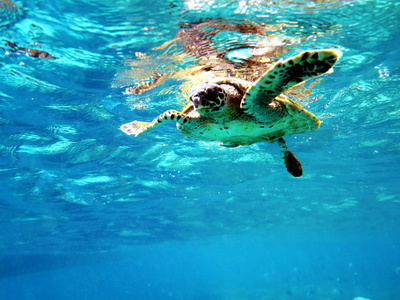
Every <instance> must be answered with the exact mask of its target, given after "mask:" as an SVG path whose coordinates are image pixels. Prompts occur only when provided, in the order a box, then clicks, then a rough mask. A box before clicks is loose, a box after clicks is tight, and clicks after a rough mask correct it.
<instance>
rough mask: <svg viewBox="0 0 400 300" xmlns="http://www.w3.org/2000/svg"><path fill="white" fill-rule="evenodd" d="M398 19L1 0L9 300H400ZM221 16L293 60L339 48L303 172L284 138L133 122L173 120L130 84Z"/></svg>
mask: <svg viewBox="0 0 400 300" xmlns="http://www.w3.org/2000/svg"><path fill="white" fill-rule="evenodd" d="M399 15H400V3H398V2H397V1H389V0H386V1H384V0H376V1H374V0H370V1H368V0H359V1H357V0H354V1H351V0H343V1H341V0H325V1H259V0H252V1H234V0H224V1H211V0H207V1H206V0H204V1H200V0H186V1H184V0H180V1H174V0H149V1H139V0H117V1H109V0H78V1H70V0H54V1H25V0H23V1H10V0H1V1H0V40H1V43H0V44H1V46H0V47H1V48H2V51H1V54H0V66H1V73H0V108H1V110H0V179H1V186H0V215H1V218H0V231H1V234H0V252H1V253H0V298H1V299H72V298H73V299H77V300H78V299H223V300H225V299H271V300H272V299H274V300H283V299H285V300H286V299H288V300H291V299H318V300H319V299H324V300H335V299H341V300H342V299H354V298H356V297H363V298H365V299H371V300H378V299H379V300H386V299H391V300H392V299H400V187H399V184H400V175H399V172H398V169H399V165H400V164H399V159H400V155H399V153H400V143H399V140H400V122H399V119H400V101H399V100H400V99H399V82H400V77H399V71H400V60H399V58H400V38H399V37H400V19H399V17H398V16H399ZM219 18H223V19H225V20H228V21H229V22H242V21H243V20H246V21H248V22H257V23H259V24H260V23H262V24H266V26H270V27H268V28H270V29H269V30H270V31H271V33H274V34H275V35H284V36H286V37H289V38H291V40H296V41H297V42H296V43H295V44H294V45H288V47H289V51H288V52H287V53H285V54H283V57H284V58H287V57H289V56H290V55H292V54H296V53H299V52H301V51H303V50H307V49H310V48H311V49H316V48H328V47H334V48H339V49H340V50H341V51H342V52H343V57H342V58H341V59H340V61H339V62H338V63H337V65H336V66H335V68H334V72H333V73H332V74H328V75H326V76H323V77H322V79H321V82H320V83H319V84H317V85H316V86H315V87H314V88H313V89H312V94H310V95H308V96H307V97H306V99H304V100H303V101H304V103H306V107H307V109H309V110H310V111H312V112H313V113H315V114H316V115H317V116H319V117H320V118H321V120H322V121H323V123H322V125H321V128H320V129H318V130H317V131H316V132H314V133H307V134H299V135H295V136H290V137H287V142H288V143H289V145H290V148H291V149H292V150H293V152H294V153H295V154H296V156H297V157H298V158H299V159H300V160H301V161H302V164H303V169H304V175H303V177H301V178H293V177H291V176H290V174H288V173H287V172H286V170H285V168H284V166H283V164H282V161H281V157H280V153H279V148H278V147H277V146H276V145H269V144H255V145H251V146H247V147H238V148H232V149H229V148H223V147H220V146H219V145H218V144H217V143H206V142H199V141H193V140H189V139H187V138H185V137H184V136H183V135H181V134H180V133H179V132H177V131H176V129H175V128H174V125H172V124H168V125H167V124H166V125H165V126H163V128H161V127H159V128H157V129H155V130H153V131H151V132H149V133H147V134H143V135H141V136H140V137H137V138H134V137H132V136H126V135H124V133H122V132H121V131H120V130H119V127H120V125H121V124H123V123H126V122H129V121H132V120H134V119H140V120H142V119H143V120H151V119H152V118H154V117H155V116H157V115H158V114H159V113H161V112H163V111H164V110H167V109H170V108H175V109H178V108H179V102H178V101H177V98H176V97H175V96H176V94H178V93H179V84H180V82H177V81H176V80H172V79H170V80H166V81H165V82H163V83H161V85H160V86H159V87H156V88H155V89H154V90H152V91H148V92H145V93H143V94H140V95H135V94H129V93H126V88H127V87H129V86H134V85H135V83H136V82H137V81H138V80H140V79H143V78H146V76H147V75H149V74H150V75H151V74H152V71H154V70H162V69H168V70H171V69H174V68H175V69H176V68H182V69H183V68H184V67H185V66H187V65H190V64H191V62H190V61H181V60H179V59H178V58H179V57H180V56H179V55H181V54H182V53H183V50H182V49H172V48H168V47H166V48H162V49H161V48H160V45H163V44H164V43H166V42H168V41H171V40H173V39H175V37H176V34H177V32H178V30H179V29H180V28H181V24H184V23H193V22H199V21H201V20H210V19H211V20H215V19H219ZM232 38H233V37H232ZM240 38H243V39H244V40H246V37H241V36H240ZM248 38H249V39H250V40H252V41H254V38H252V37H248ZM235 41H237V40H233V42H235ZM246 41H247V40H246ZM246 41H245V42H246ZM231 42H232V41H231ZM215 43H217V44H218V43H219V46H220V47H221V48H224V47H225V46H226V45H225V44H224V41H220V40H217V39H216V41H215ZM157 47H158V48H157ZM29 49H31V50H29ZM32 49H34V50H32ZM35 56H36V57H35ZM171 57H175V58H176V59H175V63H174V60H173V59H171ZM314 100H315V101H314Z"/></svg>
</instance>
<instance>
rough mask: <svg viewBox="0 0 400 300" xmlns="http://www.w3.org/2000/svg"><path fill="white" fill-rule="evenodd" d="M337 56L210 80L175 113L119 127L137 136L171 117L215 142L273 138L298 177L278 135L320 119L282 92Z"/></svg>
mask: <svg viewBox="0 0 400 300" xmlns="http://www.w3.org/2000/svg"><path fill="white" fill-rule="evenodd" d="M340 56H341V52H340V51H339V50H336V49H322V50H310V51H305V52H302V53H300V54H298V55H296V56H294V57H290V58H288V59H286V60H279V61H278V62H276V63H275V64H274V65H273V66H272V67H271V68H270V69H269V70H268V71H267V72H265V73H264V74H263V75H262V76H261V77H260V78H259V79H258V80H257V81H255V82H250V81H247V80H243V79H239V78H236V77H232V78H230V77H222V78H213V79H211V80H210V81H209V82H205V83H203V84H201V85H199V86H197V87H196V88H194V89H193V90H192V91H191V93H190V95H189V98H190V103H189V104H188V105H187V106H186V107H184V108H183V109H182V110H181V111H177V110H168V111H166V112H164V113H162V114H161V115H159V116H158V117H156V118H155V119H154V120H153V121H151V122H141V121H133V122H130V123H127V124H123V125H122V126H121V130H122V131H123V132H125V133H126V134H128V135H135V136H138V135H139V134H141V133H143V132H145V131H147V130H149V129H153V128H155V127H157V126H158V125H160V124H162V123H164V122H166V121H174V122H176V124H177V128H178V131H180V132H181V133H182V134H183V135H185V136H186V137H188V138H192V139H195V140H201V141H219V142H221V145H222V146H224V147H237V146H241V145H251V144H254V143H258V142H267V143H275V142H277V143H278V145H279V147H280V149H281V152H282V158H283V161H284V164H285V166H286V169H287V170H288V172H289V173H291V174H292V175H293V176H295V177H300V176H302V174H303V171H302V166H301V163H300V162H299V160H298V159H297V158H296V157H295V156H294V154H293V153H292V152H291V151H290V150H289V148H288V147H287V145H286V142H285V140H284V137H285V136H287V135H293V134H298V133H306V132H313V131H315V130H316V129H318V128H319V126H320V120H319V119H318V118H317V117H316V116H315V115H314V114H312V113H311V112H309V111H307V110H306V109H304V108H303V107H302V106H301V105H299V104H298V103H296V102H294V101H292V100H290V99H289V98H288V97H287V96H286V95H284V94H283V93H284V92H285V91H287V90H288V89H289V88H291V87H293V86H295V85H297V84H299V83H301V82H303V81H305V80H308V79H310V78H314V77H317V76H319V75H322V74H324V73H326V72H328V71H329V70H331V68H332V67H333V65H334V64H335V63H336V62H337V60H338V59H339V57H340Z"/></svg>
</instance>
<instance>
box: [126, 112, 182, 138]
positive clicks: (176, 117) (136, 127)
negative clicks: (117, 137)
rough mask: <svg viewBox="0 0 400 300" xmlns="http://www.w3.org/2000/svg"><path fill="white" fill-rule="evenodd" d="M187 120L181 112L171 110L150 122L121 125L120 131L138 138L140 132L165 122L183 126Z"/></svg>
mask: <svg viewBox="0 0 400 300" xmlns="http://www.w3.org/2000/svg"><path fill="white" fill-rule="evenodd" d="M189 120H190V118H188V117H186V116H185V115H184V114H182V113H181V112H179V111H177V110H173V109H171V110H167V111H166V112H164V113H162V114H161V115H159V116H158V117H156V118H155V119H154V120H153V121H151V122H141V121H133V122H130V123H126V124H123V125H121V127H120V129H121V130H122V131H123V132H124V133H126V134H127V135H132V134H134V135H135V136H138V135H139V134H141V133H142V132H145V131H147V130H149V129H152V128H155V127H157V126H158V125H160V124H161V123H163V122H165V121H175V122H178V123H181V124H184V123H187V122H188V121H189Z"/></svg>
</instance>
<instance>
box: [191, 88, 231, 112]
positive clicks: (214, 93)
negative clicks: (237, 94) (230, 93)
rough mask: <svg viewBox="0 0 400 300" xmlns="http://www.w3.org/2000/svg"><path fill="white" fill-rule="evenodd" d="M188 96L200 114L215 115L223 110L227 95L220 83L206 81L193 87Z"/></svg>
mask: <svg viewBox="0 0 400 300" xmlns="http://www.w3.org/2000/svg"><path fill="white" fill-rule="evenodd" d="M189 97H190V100H191V101H192V103H193V106H194V108H195V109H196V111H197V112H198V113H199V114H200V115H202V116H204V117H216V116H218V115H220V114H221V113H222V112H223V111H224V107H225V104H226V98H227V95H226V92H225V91H224V89H223V88H222V87H221V86H220V85H218V84H215V83H206V84H202V85H199V86H198V87H197V88H195V89H193V90H192V92H191V93H190V96H189Z"/></svg>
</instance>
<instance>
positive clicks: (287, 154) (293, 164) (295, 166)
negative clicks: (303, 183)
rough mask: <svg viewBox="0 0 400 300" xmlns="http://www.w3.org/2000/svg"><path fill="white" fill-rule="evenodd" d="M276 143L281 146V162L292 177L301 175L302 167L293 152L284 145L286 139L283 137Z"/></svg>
mask: <svg viewBox="0 0 400 300" xmlns="http://www.w3.org/2000/svg"><path fill="white" fill-rule="evenodd" d="M278 145H279V147H280V148H281V153H282V158H283V162H284V163H285V166H286V169H287V170H288V172H289V173H290V174H292V175H293V176H294V177H301V176H302V175H303V168H302V166H301V163H300V161H299V160H298V159H297V158H296V156H294V154H293V152H292V151H290V150H289V148H288V147H287V146H286V141H285V140H284V139H283V138H280V139H279V140H278Z"/></svg>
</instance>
